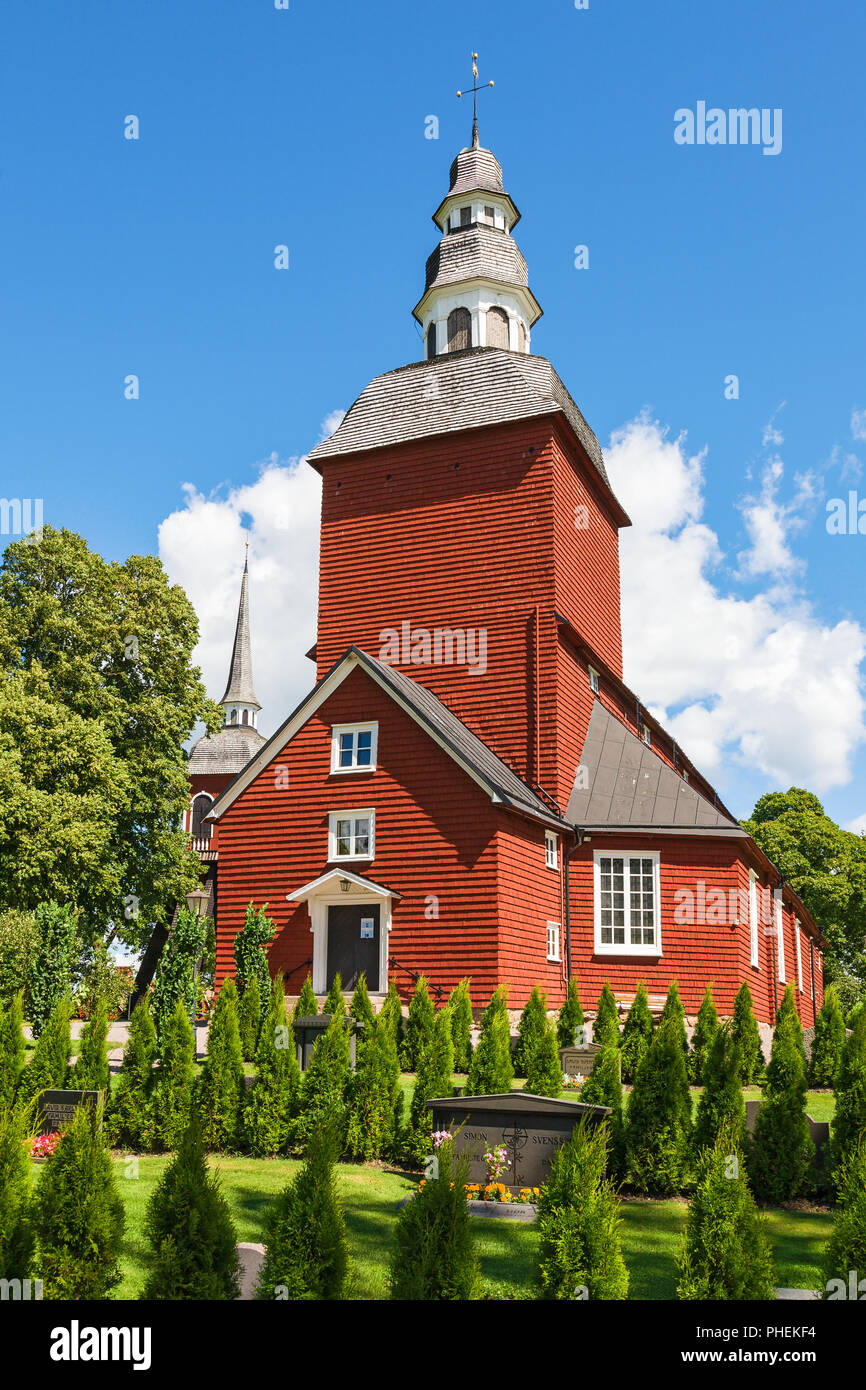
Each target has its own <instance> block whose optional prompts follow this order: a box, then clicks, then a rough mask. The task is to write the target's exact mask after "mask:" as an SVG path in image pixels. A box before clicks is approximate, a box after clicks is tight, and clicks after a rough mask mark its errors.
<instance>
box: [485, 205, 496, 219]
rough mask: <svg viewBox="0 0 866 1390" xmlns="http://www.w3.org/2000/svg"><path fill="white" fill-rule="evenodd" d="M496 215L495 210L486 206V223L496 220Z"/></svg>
mask: <svg viewBox="0 0 866 1390" xmlns="http://www.w3.org/2000/svg"><path fill="white" fill-rule="evenodd" d="M494 215H495V214H494V211H493V208H490V207H487V205H486V204H485V207H484V221H485V222H492V221H493V219H494Z"/></svg>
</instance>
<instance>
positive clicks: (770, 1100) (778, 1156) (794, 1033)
mask: <svg viewBox="0 0 866 1390" xmlns="http://www.w3.org/2000/svg"><path fill="white" fill-rule="evenodd" d="M814 1158H815V1146H814V1144H813V1143H812V1138H811V1135H810V1133H809V1123H808V1121H807V1119H806V1063H805V1058H804V1054H803V1029H802V1027H801V1024H800V1019H799V1016H798V1014H797V1006H796V1004H795V1002H794V990H793V987H792V986H791V985H788V987H787V989H786V990H785V994H784V997H783V999H782V1003H781V1004H780V1005H779V1010H778V1012H777V1014H776V1029H775V1033H774V1035H773V1049H772V1052H771V1055H770V1061H769V1063H768V1066H767V1086H766V1091H765V1099H764V1102H763V1104H762V1105H761V1108H760V1109H759V1111H758V1115H757V1118H756V1120H755V1132H754V1136H753V1142H752V1148H751V1152H750V1155H749V1176H750V1178H751V1180H752V1187H753V1189H754V1192H755V1196H756V1197H757V1198H758V1201H760V1202H771V1203H773V1204H774V1205H778V1204H779V1203H780V1202H786V1201H789V1200H790V1199H791V1198H792V1197H796V1196H797V1195H798V1194H799V1193H800V1192H801V1191H802V1190H803V1188H804V1186H805V1185H806V1181H807V1178H808V1177H809V1175H810V1172H811V1169H812V1164H813V1162H814Z"/></svg>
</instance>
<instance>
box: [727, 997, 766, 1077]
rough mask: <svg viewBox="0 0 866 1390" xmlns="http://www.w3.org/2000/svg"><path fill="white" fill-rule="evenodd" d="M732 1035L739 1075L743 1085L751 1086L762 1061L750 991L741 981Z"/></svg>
mask: <svg viewBox="0 0 866 1390" xmlns="http://www.w3.org/2000/svg"><path fill="white" fill-rule="evenodd" d="M733 1037H734V1042H735V1043H736V1044H737V1047H738V1049H739V1053H740V1067H741V1076H742V1081H743V1085H744V1086H751V1085H752V1082H753V1081H754V1080H755V1078H756V1076H757V1074H758V1072H759V1070H760V1068H761V1067H762V1066H763V1063H764V1055H763V1053H762V1051H761V1034H760V1033H759V1031H758V1021H757V1019H756V1018H755V1006H754V1004H753V1003H752V991H751V990H750V989H749V986H748V984H746V983H745V982H743V984H742V985H741V986H740V988H739V990H738V991H737V997H736V999H735V1000H734V1014H733Z"/></svg>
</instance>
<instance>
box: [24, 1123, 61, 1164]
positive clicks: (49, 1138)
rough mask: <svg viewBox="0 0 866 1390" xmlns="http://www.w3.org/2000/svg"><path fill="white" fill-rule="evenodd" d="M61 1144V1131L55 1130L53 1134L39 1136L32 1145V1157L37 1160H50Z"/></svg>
mask: <svg viewBox="0 0 866 1390" xmlns="http://www.w3.org/2000/svg"><path fill="white" fill-rule="evenodd" d="M59 1143H60V1131H59V1130H58V1129H55V1130H54V1131H53V1133H51V1134H37V1136H36V1138H35V1139H34V1140H32V1142H31V1144H30V1157H31V1158H36V1159H45V1158H50V1157H51V1155H52V1154H53V1153H54V1150H55V1149H56V1148H57V1145H58V1144H59Z"/></svg>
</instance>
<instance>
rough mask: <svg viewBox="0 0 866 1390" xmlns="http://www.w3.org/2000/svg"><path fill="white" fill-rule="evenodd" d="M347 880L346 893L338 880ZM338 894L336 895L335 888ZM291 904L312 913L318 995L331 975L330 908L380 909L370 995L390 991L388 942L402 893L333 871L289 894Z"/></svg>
mask: <svg viewBox="0 0 866 1390" xmlns="http://www.w3.org/2000/svg"><path fill="white" fill-rule="evenodd" d="M340 879H343V880H348V882H349V888H348V890H346V891H343V890H342V889H339V887H338V885H339V880H340ZM335 888H337V889H338V891H337V892H335V891H334V889H335ZM286 896H287V898H288V900H289V902H305V903H306V904H307V910H308V911H309V914H310V922H311V926H310V931H311V932H312V934H313V972H312V973H313V990H314V991H315V993H316V994H326V993H327V989H328V986H327V983H326V981H327V974H328V908H329V907H364V906H370V907H374V906H378V908H379V979H378V981H377V982H376V988H375V989H373V988H372V986H371V987H370V993H371V994H385V993H386V991H387V989H388V941H389V933H390V931H391V904H392V902H393V901H394V899H399V898H400V896H401V895H400V894H399V893H395V892H394V891H393V890H392V889H390V888H383V887H382V886H381V885H380V884H378V883H373V882H372V881H371V880H370V879H364V878H361V877H360V875H358V874H353V873H350V872H349V871H347V870H344V871H341V870H339V869H334V870H332V871H331V872H330V873H327V874H323V875H322V877H321V878H317V879H315V880H314V881H313V882H312V883H308V884H305V885H304V887H303V888H298V889H296V891H295V892H294V893H288V894H287V895H286Z"/></svg>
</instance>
